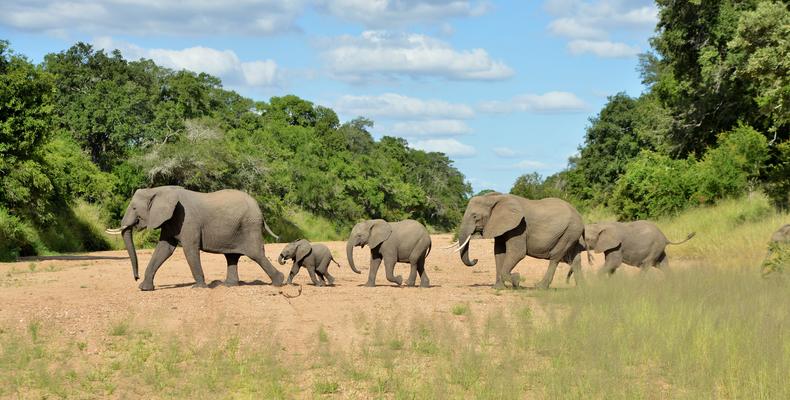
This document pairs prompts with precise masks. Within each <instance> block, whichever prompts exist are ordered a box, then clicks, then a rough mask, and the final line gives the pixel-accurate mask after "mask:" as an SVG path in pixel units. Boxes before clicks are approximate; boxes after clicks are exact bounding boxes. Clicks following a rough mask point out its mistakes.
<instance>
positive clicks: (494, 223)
mask: <svg viewBox="0 0 790 400" xmlns="http://www.w3.org/2000/svg"><path fill="white" fill-rule="evenodd" d="M583 232H584V222H583V221H582V217H581V215H580V214H579V212H578V211H576V209H575V208H574V207H573V206H572V205H571V204H569V203H568V202H566V201H564V200H561V199H557V198H545V199H541V200H530V199H525V198H523V197H520V196H516V195H512V194H502V193H498V192H491V193H487V194H484V195H481V196H474V197H472V198H471V199H469V204H468V205H467V207H466V211H465V212H464V216H463V218H462V220H461V224H460V227H459V230H458V243H461V244H460V245H459V246H458V248H456V250H455V251H460V256H461V261H463V263H464V264H465V265H467V266H469V267H473V266H475V265H476V264H477V259H474V260H470V259H469V240H470V239H471V238H472V236H477V235H478V234H482V237H483V238H487V239H491V238H493V239H494V258H495V261H496V281H495V282H494V286H493V287H494V288H495V289H502V288H504V287H505V285H504V282H503V280H510V282H511V284H512V285H513V287H514V288H516V287H518V285H519V281H520V276H519V274H518V273H513V272H512V271H513V268H515V267H516V264H518V262H519V261H521V260H522V259H523V258H524V257H525V256H530V257H535V258H539V259H543V260H549V267H548V269H547V270H546V273H545V275H544V276H543V280H541V281H540V282H539V283H538V284H537V287H538V288H539V289H548V287H549V286H550V285H551V281H552V280H553V279H554V273H555V271H556V269H557V265H558V264H559V263H560V262H564V263H567V264H570V266H571V270H572V271H573V272H574V273H576V276H575V279H576V284H577V285H579V284H581V283H583V282H582V276H581V252H582V250H583V249H584V246H583V244H582V242H581V241H580V239H581V238H582V233H583Z"/></svg>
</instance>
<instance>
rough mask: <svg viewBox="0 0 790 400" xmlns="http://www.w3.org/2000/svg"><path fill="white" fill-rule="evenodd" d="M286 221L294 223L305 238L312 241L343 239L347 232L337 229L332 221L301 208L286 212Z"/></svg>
mask: <svg viewBox="0 0 790 400" xmlns="http://www.w3.org/2000/svg"><path fill="white" fill-rule="evenodd" d="M286 216H287V218H288V221H289V222H291V223H292V224H294V225H296V226H297V227H298V228H299V230H300V231H301V234H302V235H303V237H304V238H305V239H308V240H310V241H314V242H326V241H335V240H345V239H346V238H347V236H348V232H341V231H340V230H338V229H337V228H336V227H335V226H334V224H333V223H332V221H330V220H328V219H326V218H323V217H319V216H316V215H313V214H311V213H309V212H307V211H303V210H292V211H289V212H287V214H286Z"/></svg>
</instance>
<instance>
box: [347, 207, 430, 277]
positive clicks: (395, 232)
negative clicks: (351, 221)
mask: <svg viewBox="0 0 790 400" xmlns="http://www.w3.org/2000/svg"><path fill="white" fill-rule="evenodd" d="M365 245H368V246H370V271H369V272H368V281H367V283H365V286H369V287H374V286H376V273H377V272H378V270H379V266H380V265H381V262H382V261H383V262H384V270H385V272H386V273H387V280H388V281H390V282H392V283H395V284H397V285H398V286H400V285H401V283H403V279H402V278H401V276H400V275H399V276H395V272H394V271H395V264H396V263H399V262H407V263H409V264H411V273H410V274H409V279H408V280H407V281H406V284H407V285H408V286H414V285H415V283H416V279H417V275H418V274H419V275H420V287H430V285H431V284H430V281H429V279H428V274H427V273H426V272H425V258H426V257H428V254H429V253H430V252H431V236H430V235H429V234H428V230H427V229H425V226H423V225H422V224H421V223H419V222H417V221H415V220H413V219H407V220H403V221H398V222H387V221H385V220H383V219H371V220H367V221H362V222H360V223H358V224H356V225H355V226H354V228H353V229H351V234H350V235H349V237H348V242H347V243H346V256H347V257H348V265H349V266H350V267H351V269H352V270H353V271H354V272H357V268H356V267H355V266H354V247H356V246H360V247H365Z"/></svg>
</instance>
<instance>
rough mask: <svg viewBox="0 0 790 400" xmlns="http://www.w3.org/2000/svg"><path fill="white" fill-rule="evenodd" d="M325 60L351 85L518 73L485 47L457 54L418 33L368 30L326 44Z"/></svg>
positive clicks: (486, 77)
mask: <svg viewBox="0 0 790 400" xmlns="http://www.w3.org/2000/svg"><path fill="white" fill-rule="evenodd" d="M323 45H325V46H327V47H328V48H329V49H328V50H327V51H326V52H324V54H323V56H324V59H325V60H326V62H327V65H328V67H329V69H330V71H331V73H332V74H333V75H334V76H335V77H337V78H339V79H341V80H346V81H351V82H365V81H370V80H377V79H395V78H398V77H402V76H410V77H439V78H445V79H450V80H483V81H486V80H501V79H506V78H509V77H511V76H512V75H513V74H514V71H513V69H512V68H510V67H509V66H507V65H506V64H505V63H504V62H502V61H496V60H493V59H491V57H490V56H489V55H488V52H486V51H485V50H484V49H479V48H478V49H471V50H456V49H454V48H452V46H450V45H449V44H447V43H446V42H443V41H441V40H439V39H436V38H433V37H430V36H427V35H422V34H416V33H397V32H387V31H364V32H362V34H361V35H360V36H349V35H345V36H341V37H338V38H333V39H331V40H326V41H325V42H324V44H323Z"/></svg>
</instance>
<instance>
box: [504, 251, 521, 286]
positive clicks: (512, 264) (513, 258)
mask: <svg viewBox="0 0 790 400" xmlns="http://www.w3.org/2000/svg"><path fill="white" fill-rule="evenodd" d="M523 258H524V257H523V256H521V257H519V256H517V255H516V254H512V253H510V254H509V253H505V257H503V260H502V269H501V272H502V276H501V278H500V282H503V281H504V280H505V279H508V280H510V284H511V285H513V288H514V289H515V288H517V287H518V285H519V283H520V282H519V281H520V279H521V276H520V275H519V274H517V273H513V269H514V268H516V265H517V264H518V262H519V261H521V260H522V259H523Z"/></svg>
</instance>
